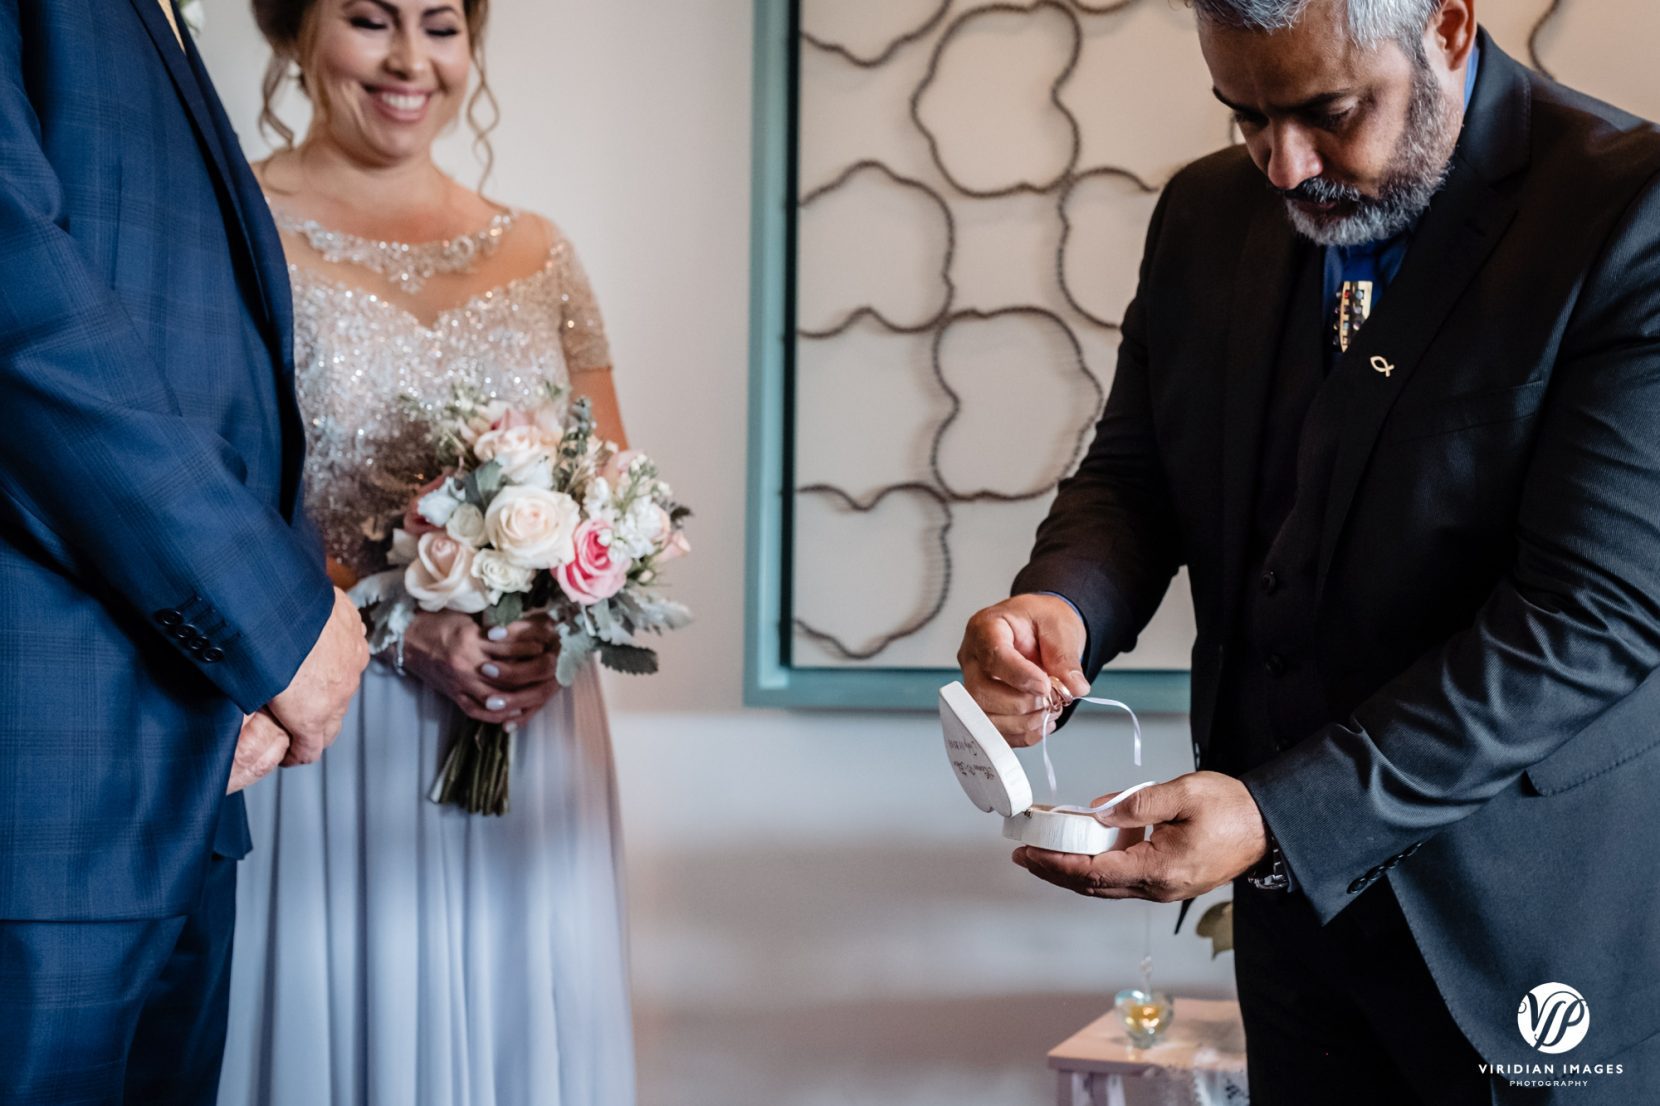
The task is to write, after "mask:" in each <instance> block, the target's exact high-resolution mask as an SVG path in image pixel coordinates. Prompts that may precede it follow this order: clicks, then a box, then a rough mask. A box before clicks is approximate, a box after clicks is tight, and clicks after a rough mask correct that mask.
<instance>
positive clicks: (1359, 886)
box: [1349, 876, 1372, 895]
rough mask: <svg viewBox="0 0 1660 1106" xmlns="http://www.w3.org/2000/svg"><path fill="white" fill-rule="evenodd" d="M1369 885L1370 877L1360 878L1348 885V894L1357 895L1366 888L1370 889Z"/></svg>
mask: <svg viewBox="0 0 1660 1106" xmlns="http://www.w3.org/2000/svg"><path fill="white" fill-rule="evenodd" d="M1371 885H1372V877H1370V876H1361V877H1360V878H1359V879H1357V880H1355V881H1354V882H1353V883H1351V884H1349V894H1351V895H1358V894H1360V893H1361V892H1362V891H1364V890H1366V888H1368V887H1370V886H1371Z"/></svg>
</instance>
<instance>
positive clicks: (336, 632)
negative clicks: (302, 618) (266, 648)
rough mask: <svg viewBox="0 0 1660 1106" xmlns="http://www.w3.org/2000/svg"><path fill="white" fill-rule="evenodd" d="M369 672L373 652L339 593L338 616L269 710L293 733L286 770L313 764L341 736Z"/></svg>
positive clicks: (336, 599)
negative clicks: (364, 677)
mask: <svg viewBox="0 0 1660 1106" xmlns="http://www.w3.org/2000/svg"><path fill="white" fill-rule="evenodd" d="M368 666H369V646H368V645H367V644H366V643H365V642H364V640H363V619H362V618H361V617H359V615H358V613H357V608H356V607H354V606H352V601H351V600H350V599H347V598H346V593H345V592H343V591H341V590H340V589H339V588H335V589H334V611H333V613H331V614H330V615H329V620H328V624H327V625H325V626H324V627H323V632H322V634H320V635H319V636H318V638H317V644H315V645H313V646H312V647H311V653H310V654H309V655H308V656H307V657H306V659H305V662H304V663H303V664H301V665H300V670H299V671H298V672H296V673H294V678H293V680H291V681H289V684H288V689H287V690H286V691H284V692H283V693H282V694H281V695H278V696H277V697H276V698H275V699H272V700H271V702H270V703H268V704H267V705H266V708H265V709H266V710H268V711H270V712H271V716H272V717H273V718H275V719H276V721H277V724H278V725H280V726H281V727H282V728H283V729H285V730H287V731H288V738H289V742H288V755H287V756H285V757H284V758H283V761H282V766H283V767H284V768H287V767H289V766H290V765H294V764H310V763H311V762H312V761H314V760H316V759H317V758H318V757H320V756H322V755H323V750H324V749H326V748H328V747H329V745H330V744H331V743H332V742H333V741H334V738H335V735H336V734H338V733H339V732H340V724H341V722H342V721H344V719H345V717H346V708H347V707H348V706H350V705H351V701H352V696H353V695H355V694H357V685H358V683H359V682H360V681H361V680H362V679H363V670H364V669H365V668H367V667H368Z"/></svg>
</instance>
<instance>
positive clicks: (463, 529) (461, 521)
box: [444, 503, 484, 549]
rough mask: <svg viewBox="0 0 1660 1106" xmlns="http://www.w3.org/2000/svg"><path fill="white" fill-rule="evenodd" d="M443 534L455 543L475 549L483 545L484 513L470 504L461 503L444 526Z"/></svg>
mask: <svg viewBox="0 0 1660 1106" xmlns="http://www.w3.org/2000/svg"><path fill="white" fill-rule="evenodd" d="M444 532H445V533H446V534H448V535H449V536H450V537H452V538H454V539H455V540H456V541H458V542H464V543H465V544H467V545H470V546H472V547H473V548H474V549H477V548H478V547H479V546H481V545H483V544H484V512H483V511H481V510H479V509H478V508H477V507H474V506H473V505H472V504H471V503H463V504H462V505H461V506H459V507H457V508H456V509H455V511H454V513H452V514H451V515H450V520H449V522H447V523H445V524H444Z"/></svg>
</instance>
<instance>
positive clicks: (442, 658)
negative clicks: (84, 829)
mask: <svg viewBox="0 0 1660 1106" xmlns="http://www.w3.org/2000/svg"><path fill="white" fill-rule="evenodd" d="M486 7H487V4H486V0H465V2H464V0H254V12H255V16H256V19H257V20H258V23H259V26H260V29H261V30H262V31H263V33H264V34H265V37H266V39H267V40H268V41H269V42H270V44H271V47H272V50H273V52H274V55H275V57H274V59H273V62H272V71H271V73H270V74H269V75H268V77H267V80H266V89H265V96H266V116H265V121H266V122H267V123H270V124H272V125H273V126H274V127H275V128H276V129H277V130H278V132H279V133H280V134H283V135H284V137H286V138H287V139H288V143H287V146H286V148H285V149H283V150H282V151H281V152H279V153H277V154H276V155H275V156H273V157H272V158H271V159H270V160H269V161H267V162H265V163H264V164H263V165H262V166H261V167H260V179H261V184H262V185H263V186H264V188H265V192H266V196H267V199H268V200H269V202H270V204H271V207H272V211H273V214H274V215H275V217H276V220H277V225H278V227H279V229H280V230H281V232H282V236H283V243H284V246H285V247H286V250H287V253H288V258H289V273H290V277H291V280H292V284H293V293H294V313H295V351H294V356H295V364H296V372H297V386H298V390H299V395H300V401H301V409H302V412H303V415H304V418H305V421H306V430H307V433H308V438H309V446H310V454H309V457H308V460H307V470H306V476H307V503H308V514H309V515H310V517H311V518H312V520H313V521H314V522H315V523H316V524H317V527H318V529H319V530H320V531H321V533H322V536H323V541H324V545H325V547H326V548H327V551H328V554H329V559H330V572H331V575H333V576H334V577H335V578H336V581H337V582H338V583H341V584H342V585H349V584H350V582H351V580H352V579H354V578H356V577H361V576H364V575H367V574H369V573H372V572H376V571H379V570H380V569H382V568H384V567H385V558H384V545H385V542H384V540H383V538H384V535H385V533H386V532H387V529H388V527H389V526H390V525H391V524H392V523H393V522H394V521H395V520H396V516H398V515H399V514H401V512H402V510H403V507H404V505H405V504H406V503H407V502H408V501H409V499H410V494H411V492H412V491H413V490H414V489H415V488H417V487H419V486H421V485H422V484H424V483H426V482H427V481H428V480H429V479H430V477H431V475H432V474H431V473H429V472H428V471H427V470H426V466H427V465H428V459H429V458H430V456H431V447H430V445H429V444H428V441H427V430H428V427H427V420H426V418H425V416H426V414H427V413H430V412H435V411H437V410H438V409H440V408H442V406H443V405H444V403H445V402H446V401H447V400H448V399H449V398H450V395H451V389H452V387H453V386H454V385H456V384H463V385H468V386H472V387H476V388H478V389H481V390H483V391H484V392H486V393H487V394H491V395H493V396H495V397H499V398H501V399H504V400H506V401H508V402H510V403H514V404H519V405H530V404H533V403H535V402H537V401H539V400H540V399H542V398H543V396H544V382H552V383H554V384H557V385H561V386H565V387H567V388H569V390H570V391H571V392H572V393H574V394H578V395H585V396H587V397H589V399H590V400H591V401H592V403H593V409H594V412H595V415H596V419H597V421H598V424H599V430H600V433H601V434H602V436H604V437H606V438H610V439H612V440H614V441H617V442H618V443H619V445H621V444H623V441H622V439H623V430H622V424H621V421H620V417H619V413H618V410H617V402H616V394H615V392H614V390H613V387H612V381H611V370H610V355H609V353H608V351H607V348H606V341H605V334H604V331H603V329H602V327H601V323H600V317H599V312H598V309H597V308H596V306H595V303H594V299H593V295H592V292H591V291H590V289H589V286H588V281H587V278H586V277H585V275H584V274H583V270H582V267H581V265H580V264H579V263H578V261H577V257H576V254H575V252H574V251H573V250H572V248H571V245H570V243H569V242H568V241H567V240H566V239H565V238H564V236H563V235H562V234H561V233H560V232H559V230H558V228H557V227H555V226H554V225H553V224H552V223H550V222H548V221H547V220H546V219H543V218H542V217H540V216H537V215H533V214H530V213H528V212H522V211H518V210H514V209H511V208H505V207H500V206H497V205H496V204H494V203H492V202H491V201H489V200H487V199H485V198H484V197H483V196H481V195H479V194H478V193H477V192H474V191H471V190H469V189H467V188H465V187H463V186H461V185H460V184H458V183H456V182H455V181H453V180H451V179H449V178H448V177H447V176H445V175H444V174H443V173H442V172H441V171H440V170H439V169H438V167H437V166H436V165H435V164H434V162H433V158H432V143H433V141H434V139H435V138H436V137H437V136H438V135H439V133H440V132H442V131H443V130H444V129H445V128H446V127H448V126H449V125H451V124H452V123H454V122H455V120H456V119H457V118H458V117H459V116H460V114H461V113H462V111H463V108H464V107H465V108H466V109H467V112H468V115H469V118H471V116H472V111H471V108H472V107H473V106H474V105H475V104H476V103H477V101H478V98H479V96H481V95H484V96H487V95H488V93H487V91H486V88H485V86H484V84H483V81H482V74H480V80H479V84H478V87H477V90H476V91H475V92H474V93H473V95H472V100H471V101H468V88H469V84H470V82H471V80H472V71H473V69H474V68H475V64H476V62H477V60H478V58H479V56H480V48H481V44H482V33H483V30H484V24H485V16H486ZM291 67H297V69H298V73H299V78H300V83H301V87H302V88H303V89H304V90H305V93H306V95H307V96H308V98H309V99H310V101H311V104H312V107H313V121H312V123H311V126H310V128H309V130H308V132H307V134H306V136H305V138H304V140H303V141H302V142H300V143H299V144H298V146H296V145H294V143H293V141H292V134H291V133H289V132H287V130H286V128H284V127H283V126H282V125H281V123H280V121H277V120H276V118H275V116H274V114H273V112H272V109H271V102H272V98H273V96H274V94H275V92H276V90H277V89H278V87H279V86H280V84H281V82H282V79H283V76H284V74H286V73H287V72H289V71H290V68H291ZM552 641H553V638H552V634H551V630H550V628H549V626H548V625H547V623H546V621H545V620H527V621H523V622H520V623H516V624H515V625H513V626H512V627H509V628H507V629H506V630H505V631H503V630H494V631H491V632H490V634H489V635H485V634H483V633H482V632H481V631H480V630H479V628H478V627H477V626H476V624H475V623H474V622H473V620H472V619H471V618H470V617H468V616H466V615H461V614H455V613H450V612H440V613H435V614H429V613H422V614H420V615H418V616H417V618H416V620H415V622H414V624H413V625H412V626H411V627H410V629H409V631H408V634H407V636H406V639H405V642H404V645H403V648H402V650H401V654H395V655H388V656H384V657H382V658H380V659H379V660H377V662H376V663H375V664H373V665H372V666H371V668H370V671H369V672H368V673H367V674H366V675H365V678H364V682H363V690H362V692H361V694H360V696H359V698H358V700H357V702H356V703H355V704H354V705H353V708H352V712H351V713H350V714H349V715H348V716H347V718H346V723H345V727H344V728H343V729H342V731H341V734H340V737H339V739H338V741H337V742H336V744H335V746H334V749H333V751H332V752H331V753H330V754H329V755H328V756H327V757H325V758H324V760H323V762H322V764H321V765H319V766H317V767H314V768H311V769H309V770H307V771H305V772H279V773H276V774H275V776H274V777H273V778H271V779H268V780H266V781H265V782H264V783H262V784H260V785H259V786H257V787H255V788H252V789H250V791H249V793H248V796H247V802H248V814H249V818H250V820H251V822H252V828H253V833H254V838H255V840H256V842H257V843H258V848H257V849H256V850H255V852H254V853H253V854H252V855H251V856H250V857H249V859H248V860H246V861H244V863H243V864H242V870H241V876H240V880H239V886H238V889H237V899H238V901H237V931H236V943H235V957H234V966H233V969H232V982H231V994H232V998H231V1018H230V1025H231V1029H230V1040H229V1042H228V1045H227V1049H226V1058H225V1068H224V1074H223V1078H222V1081H221V1085H220V1090H221V1095H220V1097H221V1101H223V1102H226V1103H262V1104H277V1106H289V1104H292V1106H314V1104H316V1103H321V1102H333V1103H337V1104H349V1103H397V1104H400V1106H403V1104H430V1106H463V1104H467V1106H486V1104H489V1106H531V1104H534V1106H561V1104H563V1106H571V1104H581V1106H619V1104H624V1103H628V1102H631V1101H633V1096H634V1087H633V1078H634V1077H633V1055H632V1044H631V1039H630V1028H629V1007H628V989H627V971H626V963H625V938H624V932H623V924H624V918H623V906H622V888H621V878H620V868H619V859H620V858H619V842H618V836H617V815H616V799H615V783H614V779H613V775H612V765H611V750H610V738H609V734H608V731H607V725H606V716H605V708H604V704H603V703H602V701H601V699H600V689H599V686H598V683H597V679H596V676H595V674H594V672H593V669H592V667H590V668H589V669H588V670H586V671H585V672H584V674H583V675H582V676H581V677H580V679H579V680H578V681H577V683H576V684H575V686H573V687H571V688H569V689H568V690H566V691H564V692H560V691H559V686H558V684H557V683H556V682H555V680H554V678H553V670H554V669H553V666H554V661H555V659H556V658H555V656H554V654H553V651H552V649H551V648H550V646H551V644H552ZM456 711H460V712H462V713H464V714H466V715H468V716H469V717H472V718H475V719H480V720H486V721H494V722H502V723H505V724H506V725H508V726H510V727H513V728H515V729H516V731H517V736H516V738H515V741H516V761H515V767H514V780H513V807H512V811H511V812H510V813H509V814H507V815H505V816H503V817H499V818H489V817H483V816H477V815H469V814H466V813H463V812H462V811H460V810H459V809H457V808H454V807H440V806H437V805H434V804H433V803H431V802H429V801H428V800H427V798H426V791H427V787H428V785H429V784H430V783H431V780H432V776H433V774H434V772H435V771H436V769H437V766H438V764H439V760H440V757H441V754H442V748H441V746H442V744H443V742H444V740H445V738H446V735H447V734H448V732H449V731H450V728H451V723H452V721H453V719H454V715H455V712H456Z"/></svg>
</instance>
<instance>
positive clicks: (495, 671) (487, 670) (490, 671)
mask: <svg viewBox="0 0 1660 1106" xmlns="http://www.w3.org/2000/svg"><path fill="white" fill-rule="evenodd" d="M478 670H479V671H480V672H482V673H484V675H486V676H488V677H489V678H490V679H492V680H493V679H495V678H496V677H497V676H500V675H501V669H500V668H499V667H497V666H496V665H493V664H490V663H489V662H485V663H484V664H481V665H479V667H478Z"/></svg>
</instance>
